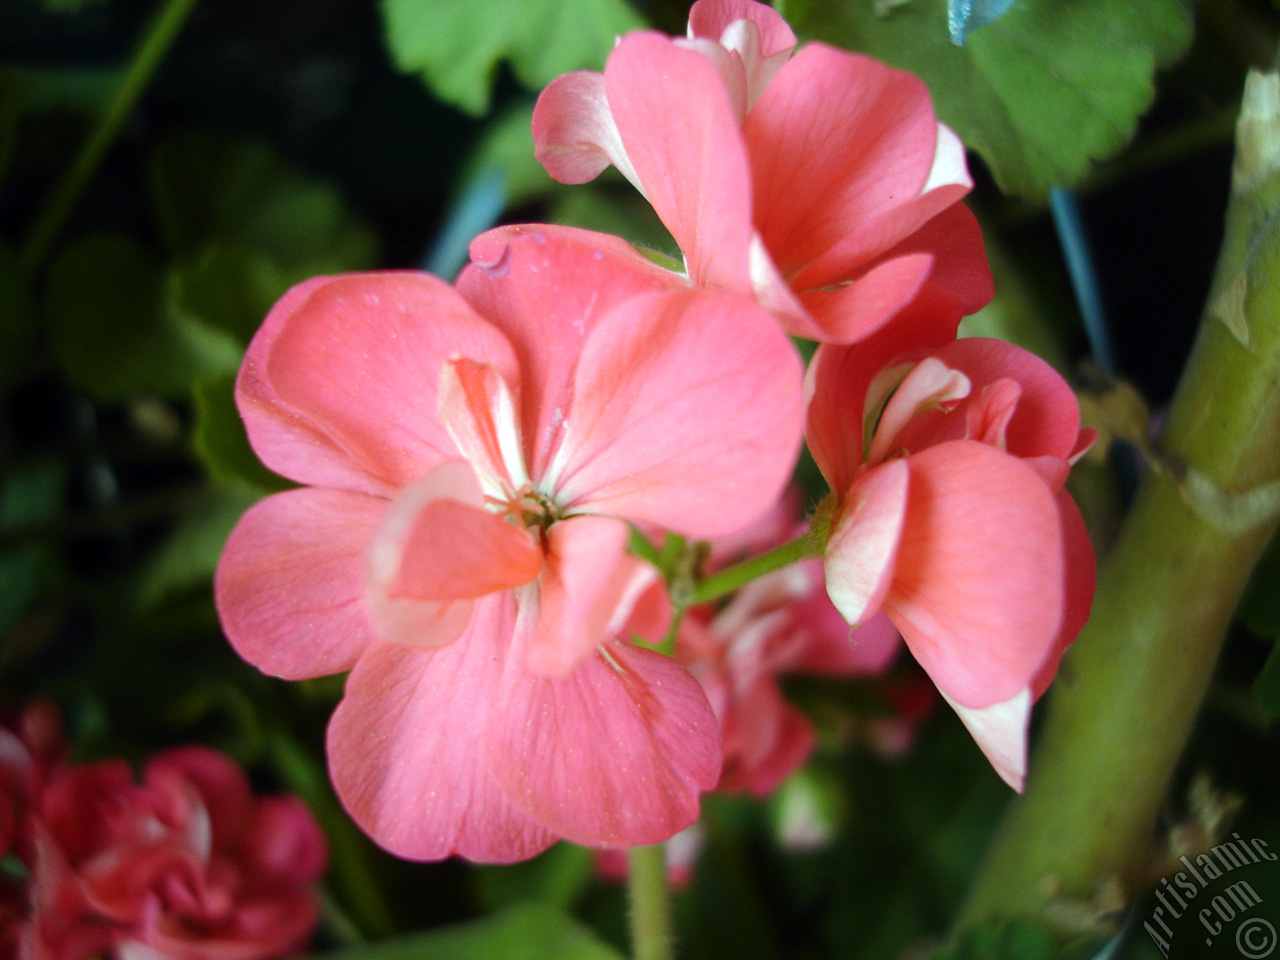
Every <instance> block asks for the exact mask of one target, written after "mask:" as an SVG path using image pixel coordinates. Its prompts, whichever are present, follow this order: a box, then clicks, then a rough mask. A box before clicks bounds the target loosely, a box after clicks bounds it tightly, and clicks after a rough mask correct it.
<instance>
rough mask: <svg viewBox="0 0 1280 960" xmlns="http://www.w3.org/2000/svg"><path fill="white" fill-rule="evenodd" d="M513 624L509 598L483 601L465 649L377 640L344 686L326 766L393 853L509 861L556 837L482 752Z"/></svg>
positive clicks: (351, 806) (354, 811)
mask: <svg viewBox="0 0 1280 960" xmlns="http://www.w3.org/2000/svg"><path fill="white" fill-rule="evenodd" d="M514 619H515V603H514V601H513V600H512V599H511V598H510V597H509V596H507V595H504V596H498V597H489V598H485V599H483V600H480V601H478V602H477V603H476V610H475V615H474V616H473V617H472V622H471V625H470V627H469V628H468V630H467V633H466V634H465V635H464V636H463V637H461V638H460V639H459V640H458V642H456V643H453V644H450V645H449V646H447V647H441V648H437V649H431V650H423V649H415V648H412V647H405V646H398V645H395V644H379V645H377V646H376V647H374V648H373V649H371V650H370V651H369V652H368V653H367V654H366V655H365V656H364V657H362V658H361V659H360V662H359V663H358V664H357V665H356V668H355V669H354V670H353V671H352V673H351V676H350V678H349V679H348V680H347V688H346V695H345V696H344V697H343V700H342V702H341V703H339V704H338V708H337V710H335V711H334V714H333V719H332V720H331V721H330V724H329V735H328V753H329V769H330V771H331V774H332V776H333V783H334V786H335V788H336V789H337V791H338V796H339V797H341V798H342V802H343V804H344V806H346V808H347V810H348V811H349V812H350V813H351V815H352V816H353V817H354V818H355V820H356V822H357V823H359V824H360V826H361V827H362V828H363V829H364V830H365V831H366V832H367V833H368V834H369V835H370V836H371V837H373V839H374V840H376V841H377V842H378V843H379V844H380V845H382V846H383V847H385V848H386V849H387V850H390V851H391V852H392V853H394V854H396V855H397V856H401V857H406V858H408V859H412V860H440V859H443V858H444V857H448V856H450V855H451V854H458V855H460V856H463V857H467V858H468V859H471V860H478V861H483V862H490V863H510V862H513V861H516V860H523V859H526V858H528V857H531V856H533V855H534V854H536V853H538V852H539V851H541V850H544V849H545V848H547V847H548V846H550V845H551V844H552V843H553V842H554V841H555V840H556V839H557V838H556V836H555V834H553V833H551V832H550V831H549V830H548V829H546V827H545V826H543V825H540V824H539V823H538V822H536V821H535V820H533V819H532V818H531V817H530V816H529V815H528V814H527V813H526V812H524V811H522V810H521V809H520V808H519V807H517V806H516V805H515V804H514V803H512V802H511V800H509V799H508V798H507V796H506V794H505V793H503V791H502V789H501V788H500V787H499V785H498V782H497V780H496V779H495V778H494V776H493V774H492V773H491V772H490V769H489V764H488V763H487V761H486V759H485V756H484V751H483V750H482V749H481V744H482V741H483V738H484V729H485V726H486V724H487V723H488V722H489V713H490V711H491V710H492V709H494V708H495V707H498V706H500V705H501V700H500V699H499V678H500V677H501V675H502V670H503V663H504V661H505V660H506V658H507V652H508V651H507V647H508V642H509V637H510V636H511V630H512V625H513V621H514ZM544 722H545V721H544ZM597 734H598V731H594V730H593V731H592V736H593V737H594V736H596V735H597ZM532 756H535V755H534V754H527V755H524V756H522V757H521V758H520V760H519V762H520V763H521V764H522V765H523V764H527V763H528V762H529V757H532ZM544 762H545V761H544V759H543V758H542V757H539V758H538V762H537V764H534V765H536V766H541V765H542V764H543V763H544Z"/></svg>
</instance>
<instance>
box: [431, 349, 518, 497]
mask: <svg viewBox="0 0 1280 960" xmlns="http://www.w3.org/2000/svg"><path fill="white" fill-rule="evenodd" d="M517 409H518V401H517V400H516V399H515V398H513V397H512V395H511V390H510V389H509V388H508V387H507V385H506V383H505V382H504V381H503V379H502V377H500V376H499V375H498V373H497V371H496V370H494V369H493V367H491V366H489V365H488V364H484V363H476V362H475V361H474V360H470V359H468V358H467V357H454V358H453V359H452V360H449V361H447V362H446V363H445V365H444V371H443V372H442V373H441V376H440V419H441V420H442V421H443V422H444V426H445V429H446V430H447V431H448V432H449V436H450V437H452V438H453V442H454V445H455V446H456V447H457V448H458V450H459V452H460V453H461V454H462V456H463V457H464V458H465V459H466V460H467V461H468V462H469V463H470V464H471V466H472V467H473V468H474V469H475V471H476V472H477V473H478V474H479V475H480V481H481V483H482V484H483V485H484V488H485V489H486V490H487V491H488V492H489V493H490V495H492V496H501V495H503V494H507V493H510V492H514V491H516V490H518V489H520V487H522V486H523V485H524V484H526V483H528V482H529V478H528V476H527V475H526V474H525V470H524V460H523V455H522V451H521V443H520V430H519V424H518V423H517V422H516V411H517Z"/></svg>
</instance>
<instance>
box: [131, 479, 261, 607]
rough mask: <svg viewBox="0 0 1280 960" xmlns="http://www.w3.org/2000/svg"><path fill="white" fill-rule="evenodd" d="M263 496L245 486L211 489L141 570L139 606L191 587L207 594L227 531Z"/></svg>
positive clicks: (228, 532) (154, 602) (228, 533)
mask: <svg viewBox="0 0 1280 960" xmlns="http://www.w3.org/2000/svg"><path fill="white" fill-rule="evenodd" d="M263 493H265V491H261V492H255V491H253V490H250V489H248V488H246V487H229V488H223V489H215V490H211V491H210V493H209V496H208V498H207V499H205V500H204V501H203V502H201V503H198V504H196V505H195V506H194V507H192V508H191V509H190V510H188V511H187V513H186V515H185V516H183V517H182V519H181V520H179V521H178V525H177V526H176V527H175V528H174V529H173V531H172V532H171V533H170V534H169V537H168V539H167V540H166V541H165V542H164V544H163V545H162V546H161V547H160V549H159V550H158V551H156V553H155V554H154V555H153V556H152V557H151V560H150V562H149V563H148V564H147V567H146V569H145V570H144V571H143V574H142V581H141V584H140V586H139V590H138V600H139V603H141V604H142V605H143V606H154V605H155V604H157V603H159V602H160V601H162V600H164V599H166V598H167V597H169V596H171V595H173V594H175V593H178V592H180V591H183V590H189V589H191V588H193V587H202V588H203V589H204V590H205V591H206V592H207V591H208V590H209V589H210V586H209V583H210V580H211V579H212V577H213V571H214V569H215V568H216V567H217V565H218V558H219V557H221V556H222V548H223V547H224V546H225V545H226V543H227V537H228V536H230V534H231V528H232V527H234V526H235V525H236V522H237V521H238V520H239V519H240V517H241V516H243V515H244V512H245V511H246V510H248V509H249V508H250V507H251V506H253V505H254V504H255V503H256V502H257V501H258V500H260V499H261V498H262V495H263Z"/></svg>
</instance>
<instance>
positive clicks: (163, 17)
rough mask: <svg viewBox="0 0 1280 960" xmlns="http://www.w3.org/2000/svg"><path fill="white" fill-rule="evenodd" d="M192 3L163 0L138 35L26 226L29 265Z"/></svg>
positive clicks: (42, 253)
mask: <svg viewBox="0 0 1280 960" xmlns="http://www.w3.org/2000/svg"><path fill="white" fill-rule="evenodd" d="M195 5H196V0H166V2H165V4H164V6H162V7H161V8H160V11H159V12H158V13H157V14H156V17H155V19H154V20H153V21H152V22H151V26H150V28H149V29H148V30H147V33H146V35H145V36H144V37H143V39H142V42H141V43H140V44H139V45H138V49H137V50H136V51H135V52H134V55H133V58H132V59H131V60H130V61H129V68H128V70H127V71H126V72H125V75H124V78H123V79H122V80H121V81H120V86H119V88H117V90H116V92H115V95H114V96H113V97H112V98H111V102H110V103H109V104H107V109H106V111H105V112H104V113H103V114H102V117H101V118H100V119H99V120H98V125H97V126H96V127H94V129H93V132H92V133H91V134H90V135H89V138H88V139H87V140H86V141H85V143H84V146H83V147H81V148H80V153H79V154H78V155H77V156H76V158H75V160H74V161H73V162H72V164H71V166H70V168H68V170H67V172H66V173H65V174H63V177H62V179H61V180H60V181H59V182H58V186H57V188H56V189H55V190H54V192H53V196H52V197H51V198H50V200H49V202H48V204H47V205H46V206H45V208H44V211H43V212H42V213H41V215H40V219H39V220H37V221H36V224H35V226H34V227H32V229H31V233H30V234H29V235H28V237H27V241H26V243H24V244H23V246H22V254H21V257H22V264H23V266H25V267H26V268H27V269H28V270H35V269H37V268H38V267H39V266H40V264H41V263H43V262H44V258H45V257H46V256H47V255H48V253H49V251H50V249H52V247H53V244H54V241H56V240H57V239H58V233H59V232H60V231H61V230H62V226H63V224H64V223H66V221H67V217H68V216H70V215H71V211H72V210H73V209H74V208H75V205H76V201H77V200H79V199H80V194H81V193H83V192H84V188H85V186H86V185H87V184H88V183H89V180H90V179H92V177H93V175H94V173H95V172H96V171H97V169H98V165H99V164H100V163H101V162H102V158H103V157H104V156H105V155H106V153H107V150H108V149H109V148H110V146H111V144H112V143H114V142H115V139H116V135H117V134H118V133H119V132H120V127H121V126H123V124H124V122H125V120H127V119H128V118H129V114H130V113H132V112H133V108H134V105H135V104H137V102H138V98H139V97H141V96H142V92H143V91H144V90H146V88H147V84H148V83H150V82H151V77H152V75H153V74H154V73H155V72H156V68H157V67H159V66H160V61H161V60H163V59H164V56H165V54H166V53H168V52H169V47H170V46H172V44H173V40H174V37H176V36H177V35H178V31H179V30H181V29H182V25H183V24H184V23H186V21H187V17H188V16H189V15H190V13H191V10H192V8H193V7H195Z"/></svg>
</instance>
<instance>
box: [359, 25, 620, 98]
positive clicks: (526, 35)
mask: <svg viewBox="0 0 1280 960" xmlns="http://www.w3.org/2000/svg"><path fill="white" fill-rule="evenodd" d="M382 9H383V13H384V16H385V17H386V27H387V45H388V46H389V47H390V49H391V53H392V56H393V57H394V58H395V62H396V66H397V67H399V68H400V69H401V70H404V71H406V72H415V73H421V74H422V75H423V79H424V80H426V82H427V83H428V84H429V85H430V87H431V89H432V90H433V91H434V92H435V94H436V96H438V97H439V98H440V99H441V100H443V101H445V102H446V103H450V104H453V105H454V106H456V107H458V108H460V109H462V110H465V111H467V112H468V113H472V114H481V113H484V112H485V111H487V110H488V109H489V99H490V95H491V94H490V90H491V88H492V86H493V79H494V74H495V72H496V71H497V67H498V63H499V61H503V60H505V61H508V62H509V63H510V64H511V68H512V70H513V71H515V75H516V77H517V79H519V81H520V82H521V83H522V84H524V85H525V86H526V87H529V88H530V89H533V90H536V89H539V88H541V87H543V86H545V85H546V84H548V83H550V82H551V81H552V80H554V79H555V78H556V77H558V76H559V75H560V74H562V73H568V72H569V71H570V70H582V69H588V68H589V69H594V70H598V69H600V67H601V66H602V65H603V64H604V58H605V54H607V53H608V52H609V51H610V50H611V49H612V48H613V38H614V37H616V36H617V35H619V34H622V33H626V32H627V31H628V30H635V29H638V28H639V27H640V26H642V22H641V20H640V18H639V17H638V16H637V15H636V13H635V11H634V10H632V8H631V7H630V6H628V5H627V3H625V2H624V0H383V5H382Z"/></svg>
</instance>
